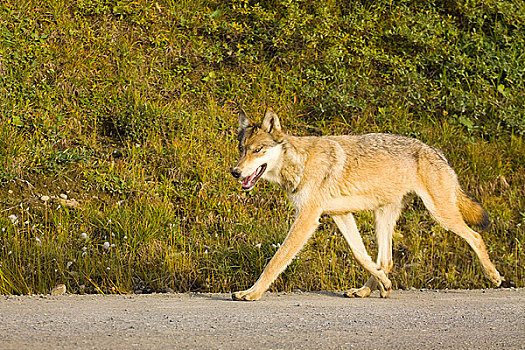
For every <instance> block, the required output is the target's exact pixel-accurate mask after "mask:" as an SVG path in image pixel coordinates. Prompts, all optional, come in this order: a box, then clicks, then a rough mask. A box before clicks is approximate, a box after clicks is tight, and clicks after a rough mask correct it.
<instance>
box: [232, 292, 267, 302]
mask: <svg viewBox="0 0 525 350" xmlns="http://www.w3.org/2000/svg"><path fill="white" fill-rule="evenodd" d="M260 298H261V295H258V294H256V293H254V292H251V291H249V290H245V291H241V292H235V293H233V294H232V299H233V300H235V301H256V300H259V299H260Z"/></svg>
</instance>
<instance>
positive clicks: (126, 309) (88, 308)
mask: <svg viewBox="0 0 525 350" xmlns="http://www.w3.org/2000/svg"><path fill="white" fill-rule="evenodd" d="M35 348H38V349H66V348H67V349H77V348H81V349H134V348H135V349H312V348H313V349H315V348H322V349H351V348H355V349H390V348H394V349H443V348H448V349H525V289H489V290H472V291H465V290H449V291H428V290H427V291H416V290H413V291H393V292H392V294H391V297H390V298H389V299H380V298H378V295H377V292H376V293H375V294H373V295H372V296H371V297H370V298H368V299H347V298H343V297H342V295H341V294H340V293H331V292H319V293H281V294H270V293H267V294H265V295H264V296H263V298H262V299H261V300H260V301H257V302H234V301H231V300H230V295H227V294H152V295H63V296H0V349H35Z"/></svg>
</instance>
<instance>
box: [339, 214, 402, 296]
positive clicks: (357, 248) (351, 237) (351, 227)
mask: <svg viewBox="0 0 525 350" xmlns="http://www.w3.org/2000/svg"><path fill="white" fill-rule="evenodd" d="M332 218H333V219H334V221H335V223H336V224H337V227H339V230H340V231H341V233H342V234H343V236H344V237H345V239H346V241H347V242H348V244H349V245H350V249H351V250H352V253H353V254H354V256H355V258H356V259H357V261H358V262H359V263H360V264H361V265H362V266H363V267H364V268H365V269H366V270H367V271H368V272H370V273H371V274H372V276H373V277H374V278H375V280H377V282H376V283H377V285H378V287H379V291H380V293H381V297H386V296H388V293H389V292H390V289H391V288H392V282H390V280H389V279H388V277H387V276H386V273H385V271H383V269H382V268H381V267H380V266H379V265H378V264H376V263H374V262H373V261H372V258H371V257H370V255H368V253H367V251H366V247H365V245H364V243H363V239H362V238H361V235H360V234H359V231H358V230H357V225H356V223H355V219H354V216H353V215H352V214H351V213H348V214H342V215H333V216H332ZM367 284H368V282H367ZM367 284H365V286H364V287H363V288H360V289H358V290H354V291H353V292H352V293H351V294H349V292H350V291H349V292H347V293H346V294H347V295H348V296H357V297H367V296H368V295H370V292H371V291H372V288H370V287H373V286H372V285H371V284H372V283H371V284H369V285H367ZM354 293H355V294H356V295H354Z"/></svg>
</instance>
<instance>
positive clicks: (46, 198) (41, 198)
mask: <svg viewBox="0 0 525 350" xmlns="http://www.w3.org/2000/svg"><path fill="white" fill-rule="evenodd" d="M49 199H50V198H49V196H42V197H40V200H41V201H42V202H47V201H48V200H49Z"/></svg>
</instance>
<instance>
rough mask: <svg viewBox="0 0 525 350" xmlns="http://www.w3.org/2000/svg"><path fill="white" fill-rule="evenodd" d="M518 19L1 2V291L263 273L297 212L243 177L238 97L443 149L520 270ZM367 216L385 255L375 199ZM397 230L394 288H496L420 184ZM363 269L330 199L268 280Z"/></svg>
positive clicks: (334, 281)
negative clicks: (432, 212) (325, 214)
mask: <svg viewBox="0 0 525 350" xmlns="http://www.w3.org/2000/svg"><path fill="white" fill-rule="evenodd" d="M524 20H525V14H524V6H523V4H522V3H521V2H518V1H488V2H487V1H484V2H481V1H469V2H462V1H446V2H441V1H431V2H420V1H399V2H395V3H392V2H385V1H379V2H367V1H361V2H357V3H354V4H348V5H345V4H342V3H338V2H332V1H321V2H317V3H316V5H315V6H312V5H310V3H309V2H302V1H298V2H291V1H284V0H274V1H259V2H252V1H233V0H231V1H227V2H223V1H221V2H218V1H208V2H197V1H191V0H188V1H183V2H179V1H168V0H165V1H164V0H162V1H157V2H149V1H116V0H82V1H75V2H73V1H43V0H42V1H37V0H24V1H7V2H3V3H2V4H1V5H0V42H1V45H0V97H1V99H0V101H1V102H0V118H1V123H0V203H1V206H0V211H1V213H0V293H7V294H26V293H46V292H49V291H50V289H51V288H52V287H54V286H55V285H56V284H58V283H65V284H66V285H67V286H68V290H69V291H71V292H78V293H123V292H150V291H163V290H176V291H230V290H236V289H240V288H245V287H247V286H249V285H250V284H251V283H253V282H254V281H255V279H256V278H257V276H258V274H259V273H260V272H261V271H262V269H263V268H264V266H265V265H266V263H267V262H268V260H269V259H270V258H271V257H272V255H273V254H274V253H275V251H276V249H278V245H279V243H280V242H282V240H283V238H284V236H285V234H286V231H287V229H288V228H289V226H290V224H291V222H292V220H293V210H292V208H291V207H290V205H289V204H288V203H287V201H286V199H285V197H284V195H283V193H282V192H281V191H280V189H279V188H277V187H276V186H273V185H270V184H265V183H260V184H259V185H258V187H257V188H256V189H255V190H254V191H252V192H250V193H244V192H241V191H240V189H239V186H238V184H237V183H236V182H235V181H233V179H232V178H231V177H230V176H229V172H228V168H229V167H230V166H231V165H232V164H233V163H234V162H235V159H236V156H237V155H236V144H235V142H236V138H235V129H236V126H237V115H236V113H235V110H236V108H237V104H238V103H242V104H243V106H244V108H245V109H246V110H247V111H248V112H249V114H250V115H251V116H252V117H253V118H254V119H258V118H259V117H260V116H261V115H262V113H263V112H264V109H265V108H266V106H269V105H271V106H273V107H274V109H276V110H277V111H278V113H279V115H280V117H281V119H282V122H283V124H284V126H285V127H286V129H287V130H288V131H289V132H292V133H295V134H300V135H307V134H320V133H321V134H341V133H366V132H392V133H398V134H404V135H408V136H413V137H417V138H420V139H421V140H423V141H424V142H427V143H429V144H431V145H433V146H436V147H438V148H440V149H442V150H443V151H444V152H445V153H446V154H447V156H448V157H449V159H450V160H451V163H452V164H453V165H454V167H455V169H456V171H457V172H458V174H459V178H460V181H461V183H462V185H463V186H464V187H465V188H466V189H467V190H468V192H469V193H471V194H472V195H473V196H474V197H476V198H477V199H478V200H480V201H481V202H482V203H483V204H484V206H485V207H486V208H487V210H488V211H489V213H490V214H491V216H492V219H493V224H492V226H491V228H490V229H489V230H488V231H487V232H485V233H483V237H484V240H485V242H486V244H487V247H488V249H489V254H490V256H491V258H492V259H493V261H494V262H495V264H496V265H497V267H498V269H499V270H500V271H501V272H502V273H503V274H504V275H505V277H506V278H507V279H508V280H511V281H513V282H514V284H515V285H517V286H524V285H525V283H524V282H525V267H524V266H525V249H524V248H525V229H524V228H523V226H524V225H525V203H524V198H525V171H524V166H523V164H525V145H524V143H523V134H524V132H525V118H524V110H523V102H524V97H525V95H524V94H523V91H525V86H524V81H525V80H524V79H523V72H524V71H525V59H524V57H525V56H524V55H523V52H524V50H523V49H524V45H525V44H524V42H525V41H524V39H525V33H524V31H523V23H524ZM61 195H62V196H61ZM47 197H49V198H47ZM73 200H74V201H73ZM75 202H76V203H78V205H77V204H75ZM358 224H359V226H360V228H361V231H362V233H363V236H364V239H365V243H366V244H367V246H368V247H369V248H370V251H371V252H374V251H375V242H374V238H373V223H372V215H371V214H370V213H362V214H359V215H358ZM397 232H398V233H399V235H397V236H396V237H395V241H394V264H395V268H394V271H393V273H392V278H393V281H394V286H395V287H397V288H408V287H417V288H422V287H425V288H467V287H468V288H474V287H484V286H489V284H488V282H487V281H486V280H485V279H484V278H483V275H482V273H481V270H480V268H479V264H478V262H477V260H476V257H475V255H474V254H473V252H472V251H471V250H470V248H469V247H468V246H467V244H466V243H465V242H463V241H462V240H461V239H459V238H458V237H456V236H455V235H453V234H452V233H450V232H445V231H444V230H442V229H441V228H439V227H438V226H437V225H435V224H434V222H433V221H432V219H431V218H430V217H429V215H428V214H427V213H426V211H425V210H424V208H423V206H422V204H421V202H420V201H419V200H417V199H414V200H413V201H412V202H411V203H409V205H408V207H407V210H405V212H404V214H403V216H402V218H401V219H400V222H399V224H398V227H397ZM367 277H368V276H367V275H366V273H365V271H364V269H362V268H361V267H359V266H358V264H357V263H356V262H355V260H354V259H353V257H352V255H351V253H350V250H349V249H348V247H347V245H346V243H345V242H344V240H343V238H342V236H341V235H340V234H339V233H338V232H337V230H336V227H335V225H334V224H333V223H332V222H331V220H330V219H328V218H325V219H323V223H322V225H321V227H320V229H319V232H318V233H317V234H316V235H315V236H314V238H313V239H312V240H311V242H310V243H309V244H308V245H307V247H305V249H304V250H303V251H302V252H301V254H300V256H299V258H298V259H296V260H294V262H293V263H292V264H291V266H290V267H289V268H288V269H287V270H286V272H285V273H284V274H283V275H281V276H280V277H279V279H278V280H277V281H276V283H275V284H274V285H273V287H272V288H273V290H291V289H295V288H305V289H345V288H349V287H352V286H356V285H359V284H361V283H363V282H364V281H365V280H366V279H367Z"/></svg>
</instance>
